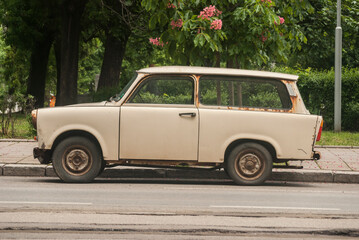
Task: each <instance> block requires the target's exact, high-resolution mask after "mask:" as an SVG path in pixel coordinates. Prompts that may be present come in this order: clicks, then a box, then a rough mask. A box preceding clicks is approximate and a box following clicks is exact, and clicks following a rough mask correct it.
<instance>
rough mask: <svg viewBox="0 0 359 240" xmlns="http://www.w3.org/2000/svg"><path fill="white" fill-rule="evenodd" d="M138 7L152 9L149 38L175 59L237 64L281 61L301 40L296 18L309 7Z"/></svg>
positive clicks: (267, 0)
mask: <svg viewBox="0 0 359 240" xmlns="http://www.w3.org/2000/svg"><path fill="white" fill-rule="evenodd" d="M142 6H143V7H144V8H145V9H146V10H147V11H149V12H151V14H152V17H151V19H150V21H149V28H150V30H152V32H153V34H154V36H153V38H152V39H150V41H151V43H152V44H154V45H157V47H158V48H163V49H164V50H165V52H166V54H167V56H168V57H171V58H173V59H174V60H175V62H176V63H179V64H187V65H200V66H219V63H220V61H222V62H224V63H225V64H227V65H230V66H237V67H239V66H240V67H241V68H253V67H262V66H263V65H266V64H269V63H271V62H283V61H285V60H286V59H287V56H288V54H290V52H291V51H292V50H293V49H294V48H300V47H301V45H302V44H303V43H306V37H305V36H304V34H303V32H302V29H301V27H300V25H298V22H299V21H298V20H297V19H299V20H301V19H302V18H303V15H305V14H308V13H310V12H311V11H312V7H311V5H310V4H309V2H308V1H307V0H294V1H274V0H273V1H271V0H244V1H243V0H231V1H195V0H192V1H176V0H173V1H169V2H168V1H151V0H142ZM208 12H209V13H208ZM215 23H216V24H215Z"/></svg>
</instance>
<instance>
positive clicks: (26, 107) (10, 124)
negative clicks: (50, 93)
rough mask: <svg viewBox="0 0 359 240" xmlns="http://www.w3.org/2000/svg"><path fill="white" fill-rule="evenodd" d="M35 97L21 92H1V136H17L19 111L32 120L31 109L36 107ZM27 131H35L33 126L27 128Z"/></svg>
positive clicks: (29, 120) (28, 119)
mask: <svg viewBox="0 0 359 240" xmlns="http://www.w3.org/2000/svg"><path fill="white" fill-rule="evenodd" d="M34 103H35V100H34V97H33V96H30V95H29V96H24V95H23V94H20V93H15V94H13V95H8V94H7V93H3V94H0V114H1V120H0V123H1V133H0V134H1V136H2V137H4V136H7V137H15V136H16V135H15V130H16V127H15V125H16V120H17V118H18V115H19V113H20V112H21V114H22V115H23V116H24V118H26V119H27V121H28V122H31V115H30V113H31V110H32V109H33V107H34ZM26 133H30V134H31V133H33V128H32V126H31V125H30V127H29V128H28V129H27V131H26Z"/></svg>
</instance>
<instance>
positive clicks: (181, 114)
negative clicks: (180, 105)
mask: <svg viewBox="0 0 359 240" xmlns="http://www.w3.org/2000/svg"><path fill="white" fill-rule="evenodd" d="M179 116H180V117H182V116H189V117H195V116H196V113H194V112H190V113H180V114H179Z"/></svg>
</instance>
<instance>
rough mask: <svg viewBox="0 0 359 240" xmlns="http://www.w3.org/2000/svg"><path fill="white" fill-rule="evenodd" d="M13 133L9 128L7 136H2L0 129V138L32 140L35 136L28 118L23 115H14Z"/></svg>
mask: <svg viewBox="0 0 359 240" xmlns="http://www.w3.org/2000/svg"><path fill="white" fill-rule="evenodd" d="M13 116H14V118H15V122H14V133H13V134H12V132H11V127H10V128H9V130H8V134H7V135H3V134H2V132H1V129H0V138H23V139H33V138H34V136H35V135H36V132H35V129H34V128H33V127H32V125H31V123H30V121H29V119H28V118H30V116H28V117H26V116H25V115H24V114H23V113H14V115H13Z"/></svg>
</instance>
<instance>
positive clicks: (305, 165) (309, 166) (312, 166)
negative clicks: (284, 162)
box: [288, 161, 320, 169]
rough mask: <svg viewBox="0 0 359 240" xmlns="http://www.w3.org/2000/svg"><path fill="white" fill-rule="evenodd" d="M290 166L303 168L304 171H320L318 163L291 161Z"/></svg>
mask: <svg viewBox="0 0 359 240" xmlns="http://www.w3.org/2000/svg"><path fill="white" fill-rule="evenodd" d="M288 164H289V166H298V167H303V168H304V169H320V168H319V166H318V164H317V162H316V161H289V162H288Z"/></svg>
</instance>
